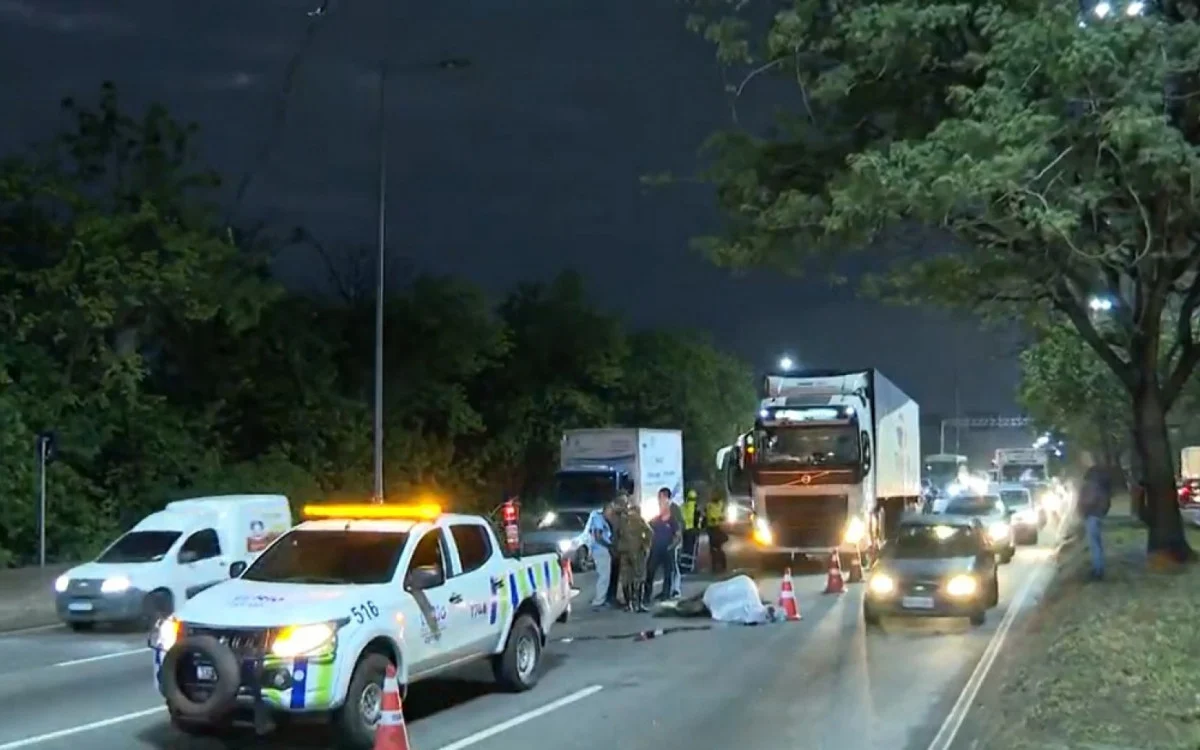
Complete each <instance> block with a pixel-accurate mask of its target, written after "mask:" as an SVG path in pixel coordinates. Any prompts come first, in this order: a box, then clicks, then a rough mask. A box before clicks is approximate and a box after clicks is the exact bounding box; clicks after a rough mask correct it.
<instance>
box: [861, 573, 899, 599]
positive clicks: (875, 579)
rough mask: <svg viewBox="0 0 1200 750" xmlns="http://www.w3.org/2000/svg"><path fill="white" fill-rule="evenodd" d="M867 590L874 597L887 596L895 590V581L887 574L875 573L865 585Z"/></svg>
mask: <svg viewBox="0 0 1200 750" xmlns="http://www.w3.org/2000/svg"><path fill="white" fill-rule="evenodd" d="M867 588H869V589H870V591H871V593H872V594H875V595H876V596H888V595H889V594H891V593H892V592H893V591H895V590H896V581H895V580H893V579H892V577H891V576H889V575H888V574H887V573H876V574H875V575H873V576H871V580H870V582H868V583H867Z"/></svg>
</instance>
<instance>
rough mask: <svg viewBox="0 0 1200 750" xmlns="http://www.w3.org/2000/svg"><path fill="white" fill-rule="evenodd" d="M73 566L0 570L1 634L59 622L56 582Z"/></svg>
mask: <svg viewBox="0 0 1200 750" xmlns="http://www.w3.org/2000/svg"><path fill="white" fill-rule="evenodd" d="M69 567H70V566H69V565H48V566H46V567H45V568H9V569H4V570H0V632H3V631H8V630H20V629H22V628H33V627H38V626H41V625H52V624H54V623H56V622H58V616H57V614H56V613H55V611H54V579H55V578H58V577H59V576H60V575H62V573H63V572H64V571H65V570H67V568H69Z"/></svg>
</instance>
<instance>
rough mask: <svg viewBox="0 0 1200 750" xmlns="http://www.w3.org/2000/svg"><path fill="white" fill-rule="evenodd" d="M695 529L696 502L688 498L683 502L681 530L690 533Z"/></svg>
mask: <svg viewBox="0 0 1200 750" xmlns="http://www.w3.org/2000/svg"><path fill="white" fill-rule="evenodd" d="M694 528H696V501H695V500H693V499H692V498H690V497H689V498H688V499H687V500H684V501H683V529H684V531H691V530H692V529H694Z"/></svg>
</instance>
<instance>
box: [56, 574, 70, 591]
mask: <svg viewBox="0 0 1200 750" xmlns="http://www.w3.org/2000/svg"><path fill="white" fill-rule="evenodd" d="M70 585H71V577H70V576H66V575H62V576H59V577H58V578H55V579H54V590H55V591H57V592H58V593H60V594H61V593H63V592H64V591H66V590H67V587H68V586H70Z"/></svg>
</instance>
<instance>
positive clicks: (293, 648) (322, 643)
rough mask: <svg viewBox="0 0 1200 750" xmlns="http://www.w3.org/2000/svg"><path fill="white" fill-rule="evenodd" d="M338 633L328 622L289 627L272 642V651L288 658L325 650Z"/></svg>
mask: <svg viewBox="0 0 1200 750" xmlns="http://www.w3.org/2000/svg"><path fill="white" fill-rule="evenodd" d="M336 633H337V631H335V630H334V629H333V626H332V625H330V624H329V623H326V622H322V623H317V624H316V625H294V626H291V627H287V628H284V629H283V630H281V631H280V632H279V635H277V636H276V637H275V640H274V641H272V642H271V653H273V654H275V655H276V656H282V657H285V658H287V657H294V656H306V655H308V654H313V653H316V652H318V651H324V650H325V649H326V648H328V647H329V646H331V645H332V644H333V637H334V635H336Z"/></svg>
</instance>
